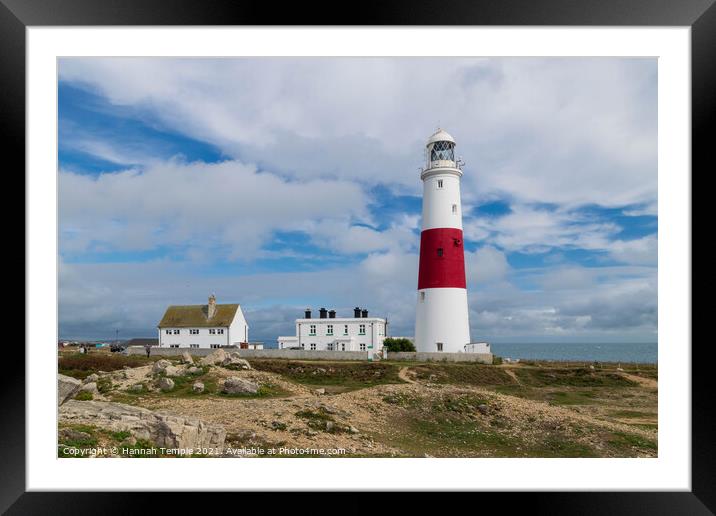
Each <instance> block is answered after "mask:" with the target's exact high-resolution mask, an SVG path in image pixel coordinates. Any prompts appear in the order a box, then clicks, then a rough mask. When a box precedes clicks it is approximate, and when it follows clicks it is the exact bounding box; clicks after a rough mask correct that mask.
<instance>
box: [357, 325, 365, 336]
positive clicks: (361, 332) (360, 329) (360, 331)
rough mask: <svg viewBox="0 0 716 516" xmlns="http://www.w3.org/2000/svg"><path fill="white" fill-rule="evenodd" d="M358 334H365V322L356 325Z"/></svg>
mask: <svg viewBox="0 0 716 516" xmlns="http://www.w3.org/2000/svg"><path fill="white" fill-rule="evenodd" d="M358 335H365V324H359V325H358Z"/></svg>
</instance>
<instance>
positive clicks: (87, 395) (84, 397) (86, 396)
mask: <svg viewBox="0 0 716 516" xmlns="http://www.w3.org/2000/svg"><path fill="white" fill-rule="evenodd" d="M93 398H94V396H92V393H91V392H87V391H82V392H79V393H78V394H77V396H75V399H76V400H79V401H92V399H93Z"/></svg>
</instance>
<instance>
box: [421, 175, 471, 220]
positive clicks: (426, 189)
mask: <svg viewBox="0 0 716 516" xmlns="http://www.w3.org/2000/svg"><path fill="white" fill-rule="evenodd" d="M438 180H442V182H443V187H442V188H438V187H437V183H438ZM453 204H455V205H456V209H457V211H456V213H453V211H452V205H453ZM434 228H457V229H462V203H461V202H460V177H459V176H457V175H456V173H455V170H454V169H445V171H444V172H441V171H436V172H435V175H430V176H429V177H426V178H425V179H424V181H423V230H426V229H434Z"/></svg>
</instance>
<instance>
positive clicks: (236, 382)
mask: <svg viewBox="0 0 716 516" xmlns="http://www.w3.org/2000/svg"><path fill="white" fill-rule="evenodd" d="M223 392H225V393H226V394H242V393H247V394H256V393H257V392H259V386H258V384H256V383H254V382H252V381H249V380H244V379H243V378H237V377H236V376H232V377H231V378H227V379H226V380H225V381H224V388H223Z"/></svg>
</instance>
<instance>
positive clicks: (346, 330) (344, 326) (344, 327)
mask: <svg viewBox="0 0 716 516" xmlns="http://www.w3.org/2000/svg"><path fill="white" fill-rule="evenodd" d="M343 335H348V325H347V324H345V325H343Z"/></svg>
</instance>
